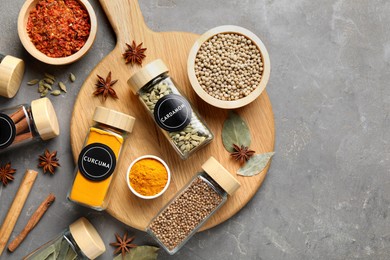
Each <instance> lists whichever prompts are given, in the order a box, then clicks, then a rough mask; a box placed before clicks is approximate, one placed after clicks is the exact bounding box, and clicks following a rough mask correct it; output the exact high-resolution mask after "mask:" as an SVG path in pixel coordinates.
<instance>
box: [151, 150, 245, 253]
mask: <svg viewBox="0 0 390 260" xmlns="http://www.w3.org/2000/svg"><path fill="white" fill-rule="evenodd" d="M202 169H203V172H200V173H198V174H197V175H196V176H195V177H194V178H193V179H192V180H191V181H190V183H189V184H188V185H187V186H185V187H184V188H183V189H182V190H181V191H180V192H179V193H178V194H177V195H176V197H175V198H173V199H172V200H171V201H170V202H168V204H167V205H166V206H165V207H164V208H163V209H162V210H161V211H160V212H159V213H158V214H157V216H155V217H154V218H153V219H152V221H151V222H150V223H149V225H148V227H147V228H146V232H147V233H148V234H149V235H151V236H152V237H153V238H154V239H155V240H156V241H157V242H158V243H159V244H160V245H161V247H162V248H164V249H165V250H166V251H167V252H168V253H169V254H171V255H173V254H175V253H176V252H177V251H179V249H180V248H181V247H182V246H183V245H184V244H185V243H186V242H187V241H188V240H189V239H190V238H191V237H192V236H193V235H194V234H195V233H196V232H197V230H199V228H200V227H201V226H202V225H203V224H204V223H205V222H206V221H207V220H208V219H209V218H210V217H211V216H212V215H213V214H214V213H215V212H216V211H217V210H218V209H219V208H220V207H221V206H222V205H223V204H224V203H225V202H226V201H227V198H228V195H233V193H234V192H235V191H236V190H237V189H238V188H239V187H240V183H239V182H238V181H237V180H236V179H235V178H234V177H233V176H232V175H231V174H230V173H229V172H228V171H227V170H226V169H225V168H224V167H223V166H222V165H221V164H220V163H219V162H218V161H217V160H216V159H215V158H214V157H210V158H209V159H208V160H207V161H206V162H205V163H204V164H203V165H202Z"/></svg>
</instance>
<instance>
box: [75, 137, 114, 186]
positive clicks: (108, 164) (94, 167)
mask: <svg viewBox="0 0 390 260" xmlns="http://www.w3.org/2000/svg"><path fill="white" fill-rule="evenodd" d="M115 166H116V157H115V154H114V152H113V151H112V150H111V148H110V147H108V146H107V145H104V144H101V143H92V144H89V145H87V146H86V147H84V148H83V150H81V153H80V155H79V159H78V167H79V171H80V172H81V174H83V175H84V177H85V178H87V179H89V180H91V181H103V180H105V179H107V178H108V177H110V176H111V174H112V173H113V172H114V170H115Z"/></svg>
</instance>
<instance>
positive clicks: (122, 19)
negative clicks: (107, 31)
mask: <svg viewBox="0 0 390 260" xmlns="http://www.w3.org/2000/svg"><path fill="white" fill-rule="evenodd" d="M99 1H100V4H101V5H102V7H103V9H104V12H105V13H106V15H107V17H108V20H109V21H110V24H111V26H112V28H113V29H114V32H115V34H116V36H117V42H118V43H123V44H124V42H127V43H131V41H132V40H136V41H143V39H138V38H136V36H138V37H139V36H142V35H143V30H144V29H147V30H149V29H148V28H147V26H146V24H145V21H144V17H143V15H142V13H141V9H140V7H139V4H138V0H99ZM119 28H120V30H119Z"/></svg>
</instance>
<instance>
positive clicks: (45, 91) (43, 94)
mask: <svg viewBox="0 0 390 260" xmlns="http://www.w3.org/2000/svg"><path fill="white" fill-rule="evenodd" d="M48 92H49V90H48V89H45V90H44V91H42V93H41V97H46V95H47V93H48Z"/></svg>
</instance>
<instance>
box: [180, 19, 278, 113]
mask: <svg viewBox="0 0 390 260" xmlns="http://www.w3.org/2000/svg"><path fill="white" fill-rule="evenodd" d="M187 69H188V76H189V79H190V82H191V85H192V88H193V89H194V90H195V92H196V93H197V94H198V96H199V97H200V98H202V99H203V100H204V101H206V102H207V103H209V104H211V105H213V106H215V107H219V108H225V109H234V108H239V107H243V106H245V105H247V104H249V103H251V102H252V101H254V100H255V99H256V98H258V97H259V96H260V94H261V93H262V92H263V90H264V89H265V87H266V85H267V83H268V79H269V76H270V71H271V64H270V60H269V55H268V51H267V49H266V48H265V46H264V44H263V42H262V41H261V40H260V39H259V37H257V36H256V35H255V34H254V33H252V32H251V31H249V30H247V29H245V28H242V27H239V26H233V25H224V26H219V27H215V28H213V29H211V30H209V31H207V32H206V33H204V34H203V35H201V37H200V38H199V39H198V40H197V41H196V42H195V43H194V45H193V47H192V49H191V51H190V54H189V56H188V63H187Z"/></svg>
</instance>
